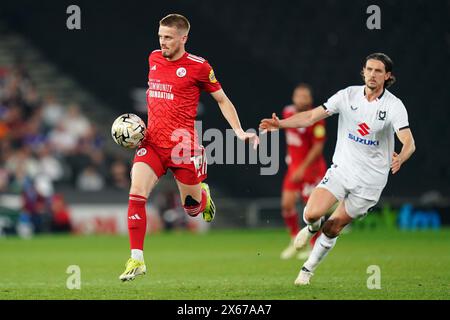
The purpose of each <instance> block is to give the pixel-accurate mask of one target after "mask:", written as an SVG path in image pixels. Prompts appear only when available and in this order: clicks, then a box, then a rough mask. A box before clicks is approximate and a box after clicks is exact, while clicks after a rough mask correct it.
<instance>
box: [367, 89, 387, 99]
mask: <svg viewBox="0 0 450 320" xmlns="http://www.w3.org/2000/svg"><path fill="white" fill-rule="evenodd" d="M385 91H386V88H384V87H383V91H382V92H381V94H380V95H379V96H378V98H376V99H375V101H379V100H380V99H381V98H382V97H383V96H384V92H385ZM363 93H364V97H366V86H364V87H363Z"/></svg>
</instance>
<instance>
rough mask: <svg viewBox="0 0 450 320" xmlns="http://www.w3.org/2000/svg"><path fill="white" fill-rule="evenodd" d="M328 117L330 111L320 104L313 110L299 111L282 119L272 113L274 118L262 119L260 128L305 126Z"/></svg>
mask: <svg viewBox="0 0 450 320" xmlns="http://www.w3.org/2000/svg"><path fill="white" fill-rule="evenodd" d="M326 117H328V113H327V112H326V111H325V109H324V107H322V106H319V107H316V108H314V109H312V110H308V111H304V112H299V113H296V114H294V115H293V116H291V117H289V118H287V119H283V120H280V119H279V118H278V117H277V115H276V114H275V113H273V114H272V119H262V120H261V123H260V124H259V128H260V129H261V130H264V131H273V130H278V129H286V128H305V127H309V126H311V125H313V124H314V123H316V122H317V121H319V120H322V119H325V118H326Z"/></svg>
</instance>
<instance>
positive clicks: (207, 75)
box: [198, 61, 222, 93]
mask: <svg viewBox="0 0 450 320" xmlns="http://www.w3.org/2000/svg"><path fill="white" fill-rule="evenodd" d="M198 81H199V84H200V87H201V88H202V89H203V90H205V91H206V92H209V93H212V92H215V91H217V90H220V89H222V86H221V85H220V82H219V81H218V80H217V79H216V76H215V74H214V70H213V68H212V67H211V66H210V64H209V63H208V61H205V62H203V63H202V65H201V67H200V72H199V75H198Z"/></svg>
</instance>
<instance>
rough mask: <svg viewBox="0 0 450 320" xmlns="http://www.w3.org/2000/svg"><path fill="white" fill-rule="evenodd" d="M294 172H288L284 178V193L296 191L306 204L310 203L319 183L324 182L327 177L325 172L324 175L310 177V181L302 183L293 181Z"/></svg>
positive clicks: (306, 180)
mask: <svg viewBox="0 0 450 320" xmlns="http://www.w3.org/2000/svg"><path fill="white" fill-rule="evenodd" d="M292 173H293V170H292V171H291V170H288V171H287V172H286V174H285V176H284V179H283V191H294V192H296V193H298V195H299V196H300V197H301V199H302V202H303V203H304V204H306V202H308V199H309V196H310V195H311V193H312V192H313V190H314V188H315V187H316V186H317V185H318V184H319V182H320V181H321V180H322V178H323V176H324V175H325V172H324V173H323V175H320V176H319V175H317V176H315V177H308V179H304V180H302V181H300V182H293V181H292V180H291V176H292Z"/></svg>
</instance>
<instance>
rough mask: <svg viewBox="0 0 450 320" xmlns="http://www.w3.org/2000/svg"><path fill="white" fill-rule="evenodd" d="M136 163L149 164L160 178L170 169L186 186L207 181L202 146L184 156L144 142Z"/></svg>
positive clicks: (138, 152)
mask: <svg viewBox="0 0 450 320" xmlns="http://www.w3.org/2000/svg"><path fill="white" fill-rule="evenodd" d="M177 153H178V154H177ZM136 162H144V163H146V164H148V165H149V166H150V168H152V169H153V171H154V172H155V174H156V175H157V176H158V178H160V177H161V176H163V175H165V174H166V172H167V169H170V170H171V171H172V173H173V175H174V176H175V179H177V180H178V181H180V182H181V183H184V184H188V185H194V184H199V183H200V182H202V181H203V180H205V179H206V169H207V163H206V154H205V148H203V146H200V148H199V149H198V150H195V151H194V150H188V151H187V152H185V153H184V154H183V153H179V152H176V151H174V149H172V148H160V147H157V146H154V145H150V144H148V143H145V140H144V142H143V143H142V144H141V146H140V147H139V148H138V149H137V150H136V154H135V155H134V160H133V163H136Z"/></svg>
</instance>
